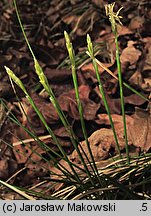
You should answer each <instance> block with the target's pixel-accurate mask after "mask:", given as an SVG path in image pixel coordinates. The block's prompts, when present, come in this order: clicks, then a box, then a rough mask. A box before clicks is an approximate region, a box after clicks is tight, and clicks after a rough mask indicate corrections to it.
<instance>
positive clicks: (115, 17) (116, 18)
mask: <svg viewBox="0 0 151 216" xmlns="http://www.w3.org/2000/svg"><path fill="white" fill-rule="evenodd" d="M114 6H115V2H114V3H112V4H107V5H105V10H106V15H107V16H108V17H109V21H110V23H111V27H112V32H113V34H114V37H115V45H116V62H117V71H118V78H119V79H118V80H119V87H120V99H121V110H122V116H123V125H124V138H125V149H126V153H127V163H128V164H129V162H130V157H129V149H128V137H127V129H126V117H125V108H124V96H123V80H122V71H121V62H120V54H119V45H118V32H117V23H119V24H121V25H122V23H121V21H120V19H121V18H122V16H120V15H119V13H120V11H121V10H122V9H123V7H121V8H120V9H119V10H118V11H117V13H115V12H114Z"/></svg>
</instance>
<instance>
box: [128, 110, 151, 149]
mask: <svg viewBox="0 0 151 216" xmlns="http://www.w3.org/2000/svg"><path fill="white" fill-rule="evenodd" d="M133 118H134V120H133V123H132V124H130V125H129V128H128V129H129V132H130V136H131V139H132V142H133V144H134V145H135V146H137V147H140V148H141V150H142V151H145V152H147V151H148V150H149V149H150V148H151V112H150V110H149V109H147V110H143V109H140V108H136V111H135V114H134V116H133Z"/></svg>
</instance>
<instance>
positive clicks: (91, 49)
mask: <svg viewBox="0 0 151 216" xmlns="http://www.w3.org/2000/svg"><path fill="white" fill-rule="evenodd" d="M87 46H88V51H87V54H88V55H89V56H90V58H91V59H92V62H93V66H94V69H95V72H96V76H97V80H98V83H99V90H100V93H101V95H102V99H103V102H104V106H105V109H106V111H107V114H108V117H109V120H110V124H111V127H112V130H113V134H114V139H115V142H116V147H117V151H118V154H119V155H120V157H121V152H120V146H119V143H118V138H117V135H116V131H115V127H114V124H113V120H112V116H111V113H110V109H109V106H108V103H107V100H106V96H105V92H104V88H103V84H102V83H101V80H100V75H99V69H98V64H97V62H96V59H95V57H94V50H93V45H92V41H91V38H90V36H89V35H87Z"/></svg>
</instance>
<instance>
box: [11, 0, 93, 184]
mask: <svg viewBox="0 0 151 216" xmlns="http://www.w3.org/2000/svg"><path fill="white" fill-rule="evenodd" d="M13 2H14V6H15V9H16V14H17V18H18V21H19V24H20V27H21V29H22V32H23V35H24V38H25V40H26V43H27V45H28V47H29V50H30V52H31V54H32V57H33V60H34V66H35V72H36V73H37V75H38V77H39V80H40V83H41V84H42V86H43V87H44V89H45V91H46V92H47V93H48V95H49V99H50V101H51V102H52V104H53V106H54V108H55V110H56V111H57V113H58V115H59V117H60V119H61V121H62V124H63V125H64V127H65V128H66V130H67V132H68V133H69V135H70V139H71V142H72V144H73V146H74V148H75V149H76V151H77V153H78V156H79V159H80V161H81V163H82V164H83V166H84V168H85V171H86V173H87V175H88V176H89V178H90V179H91V183H92V184H93V185H94V183H93V178H92V175H93V174H94V173H90V170H89V169H88V166H87V164H86V162H85V160H84V157H83V156H82V154H81V151H80V149H79V146H80V144H79V141H78V139H77V137H76V136H75V134H74V131H73V130H72V128H71V126H70V124H69V122H68V120H67V118H66V116H65V114H64V113H63V111H62V109H61V107H60V105H59V103H58V101H57V99H56V97H55V95H54V93H53V91H52V89H51V87H50V85H49V83H48V80H47V78H46V76H45V74H44V72H43V70H42V68H41V66H40V64H39V63H38V61H37V59H36V57H35V55H34V52H33V50H32V48H31V46H30V43H29V41H28V38H27V36H26V33H25V31H24V28H23V25H22V22H21V19H20V16H19V12H18V9H17V4H16V1H15V0H14V1H13ZM80 148H81V149H82V146H80ZM82 152H83V153H84V154H85V152H84V151H83V149H82ZM85 156H86V154H85ZM86 158H87V156H86ZM88 162H89V161H88ZM72 170H73V167H72ZM73 171H74V170H73ZM77 178H78V176H77Z"/></svg>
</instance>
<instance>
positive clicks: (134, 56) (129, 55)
mask: <svg viewBox="0 0 151 216" xmlns="http://www.w3.org/2000/svg"><path fill="white" fill-rule="evenodd" d="M133 45H134V42H133V41H129V42H128V46H127V47H126V48H125V49H124V50H123V51H122V53H121V56H120V60H121V64H126V63H127V62H129V64H130V65H133V64H135V63H136V62H137V61H138V59H139V57H140V56H141V54H142V53H141V51H140V50H138V49H136V48H135V47H134V46H133Z"/></svg>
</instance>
